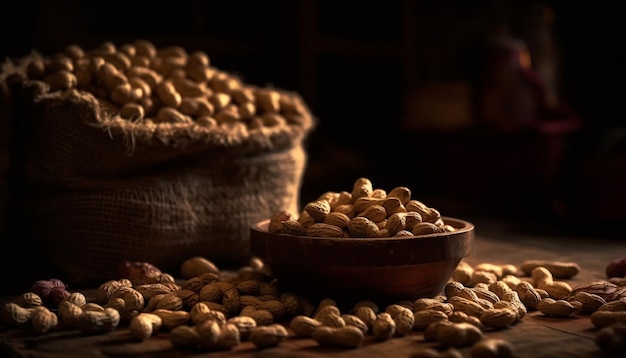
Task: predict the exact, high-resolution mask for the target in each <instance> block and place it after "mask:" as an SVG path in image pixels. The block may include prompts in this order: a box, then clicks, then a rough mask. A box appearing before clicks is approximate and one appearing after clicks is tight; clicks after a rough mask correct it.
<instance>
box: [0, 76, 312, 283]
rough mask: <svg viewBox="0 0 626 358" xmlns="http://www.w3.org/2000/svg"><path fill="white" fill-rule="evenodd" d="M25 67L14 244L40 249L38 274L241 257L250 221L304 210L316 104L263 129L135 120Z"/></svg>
mask: <svg viewBox="0 0 626 358" xmlns="http://www.w3.org/2000/svg"><path fill="white" fill-rule="evenodd" d="M17 72H18V73H17V74H16V73H13V74H9V75H5V76H4V79H5V86H6V87H7V88H8V92H9V93H10V96H11V98H10V101H11V115H10V118H11V121H12V127H11V146H10V151H11V153H10V154H11V166H10V173H11V175H10V182H9V187H10V192H11V197H10V205H9V214H10V217H9V220H8V222H9V223H10V225H11V230H10V231H11V240H14V243H13V244H11V245H9V250H13V246H14V247H16V249H15V251H16V252H15V253H16V254H17V251H20V252H21V253H24V252H26V253H27V255H26V256H28V257H33V255H34V254H36V253H39V254H40V255H41V260H43V261H39V267H40V268H41V271H42V273H41V275H40V277H41V278H48V277H47V276H49V275H51V272H57V273H58V275H62V277H63V278H64V279H65V280H67V281H68V282H73V283H76V284H87V283H96V282H103V280H108V279H111V278H115V277H117V269H118V267H119V264H120V262H121V261H122V260H133V261H147V262H150V263H153V264H155V265H156V266H158V267H159V268H161V270H162V271H165V272H170V273H173V274H174V275H176V274H178V269H179V267H180V264H181V263H182V261H183V260H185V259H187V258H189V257H191V256H196V255H200V256H204V257H206V258H208V259H210V260H212V261H213V262H215V263H216V264H218V266H222V267H227V266H230V265H239V264H242V263H245V262H247V260H248V259H249V258H250V255H251V253H250V248H249V242H248V238H249V226H250V225H251V224H253V223H255V222H257V221H260V220H263V219H266V218H268V217H270V216H272V215H274V214H275V213H277V212H278V211H281V210H289V211H290V212H296V211H297V209H298V207H299V191H300V186H301V181H302V176H303V172H304V169H305V165H306V158H307V157H306V150H305V147H304V146H305V140H306V137H307V134H308V133H309V132H310V131H311V130H312V128H313V127H314V124H315V120H314V118H312V116H311V115H310V113H308V112H306V113H305V114H304V115H303V116H301V118H300V123H297V124H294V123H291V124H288V125H281V126H275V127H260V128H256V129H249V128H246V126H242V125H239V126H232V127H228V128H225V127H211V128H206V127H202V126H199V125H197V124H195V123H191V124H190V123H158V124H157V123H153V122H151V121H149V123H146V122H142V121H139V122H132V121H128V120H125V119H122V118H119V117H117V118H116V117H110V116H109V115H106V114H105V113H104V112H102V111H101V110H100V108H99V107H100V106H99V102H98V101H97V100H96V99H95V98H94V97H93V96H92V95H91V94H90V93H87V92H84V91H78V90H74V89H71V90H67V91H57V92H49V91H48V89H49V88H48V86H47V85H46V84H45V83H43V82H40V81H32V80H28V79H26V78H24V76H20V75H19V71H17ZM281 93H282V95H284V96H291V97H293V99H295V100H298V101H301V100H300V99H299V97H298V96H297V95H296V94H294V93H289V92H284V91H281ZM307 111H308V110H307ZM20 247H21V248H20ZM9 254H10V253H9ZM25 260H28V259H27V258H25ZM24 265H26V264H24ZM46 265H49V266H46ZM46 270H48V271H46ZM54 270H56V271H54Z"/></svg>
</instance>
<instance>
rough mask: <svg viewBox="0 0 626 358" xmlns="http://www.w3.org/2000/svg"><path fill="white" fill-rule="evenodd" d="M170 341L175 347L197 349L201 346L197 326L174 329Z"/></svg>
mask: <svg viewBox="0 0 626 358" xmlns="http://www.w3.org/2000/svg"><path fill="white" fill-rule="evenodd" d="M169 338H170V341H171V342H172V344H173V345H174V347H178V348H196V347H197V346H199V345H200V335H199V334H198V328H197V326H185V325H183V326H178V327H174V329H172V331H171V332H170V334H169Z"/></svg>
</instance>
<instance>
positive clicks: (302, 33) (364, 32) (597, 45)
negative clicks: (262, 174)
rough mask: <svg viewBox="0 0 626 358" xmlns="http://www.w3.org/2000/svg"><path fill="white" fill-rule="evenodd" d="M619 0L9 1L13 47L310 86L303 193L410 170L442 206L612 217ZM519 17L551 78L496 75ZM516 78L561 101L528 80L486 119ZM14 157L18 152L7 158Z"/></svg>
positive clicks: (595, 220)
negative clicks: (162, 51)
mask: <svg viewBox="0 0 626 358" xmlns="http://www.w3.org/2000/svg"><path fill="white" fill-rule="evenodd" d="M617 5H618V2H613V1H594V2H589V1H584V2H583V1H495V0H494V1H462V0H458V1H451V0H444V1H411V0H391V1H331V0H317V1H315V0H304V1H288V0H266V1H238V0H235V1H223V0H222V1H217V0H213V1H199V0H198V1H176V2H167V3H163V2H155V1H145V0H135V1H121V0H118V1H106V2H104V1H78V0H73V1H68V0H62V1H43V0H40V1H34V0H28V1H20V0H3V1H2V2H1V6H0V58H6V57H16V56H23V55H26V54H28V53H29V52H30V51H31V50H37V51H39V52H41V53H43V54H53V53H55V52H60V51H62V50H63V49H64V48H65V47H66V46H67V45H69V44H78V45H80V46H82V47H83V48H86V49H87V48H92V47H95V46H97V45H99V44H100V43H102V42H104V41H113V42H114V43H116V44H121V43H124V42H132V41H133V40H135V39H138V38H142V39H147V40H150V41H152V42H153V43H154V44H155V45H157V46H158V47H160V46H167V45H180V46H183V47H185V48H187V49H188V50H203V51H205V52H207V53H208V54H209V56H211V60H212V63H213V64H214V66H216V67H218V68H221V69H224V70H228V71H231V72H235V73H237V74H239V75H240V76H241V77H242V78H243V79H244V80H245V81H246V82H250V83H254V84H259V85H270V84H271V85H274V86H276V87H281V88H285V89H289V90H293V91H297V92H299V93H300V94H301V95H302V96H303V97H304V99H305V100H306V102H307V103H308V105H309V106H310V108H311V110H312V112H313V114H314V115H315V116H316V117H317V118H318V120H319V125H318V127H317V128H316V130H315V131H314V132H313V133H312V134H311V136H310V137H309V138H308V140H307V149H308V154H309V162H308V166H307V169H306V173H305V177H304V180H303V186H302V199H301V200H302V201H303V202H307V201H309V200H313V199H314V198H316V197H317V196H318V195H320V194H321V193H323V192H325V191H328V190H333V191H341V190H351V187H352V183H353V182H354V180H356V179H357V178H358V177H368V178H370V179H371V180H372V182H373V183H374V186H375V187H379V188H383V189H386V190H390V189H392V188H393V187H394V186H399V185H402V186H408V187H409V188H411V189H412V191H413V196H414V197H415V198H417V199H420V200H422V201H424V202H425V203H427V204H429V205H430V206H433V207H435V208H438V209H440V211H441V212H442V213H443V214H444V215H450V216H463V217H467V216H473V215H486V216H492V217H504V218H521V219H529V220H531V221H534V222H539V221H546V222H554V221H557V222H559V223H566V224H568V227H570V228H571V227H576V228H583V227H588V228H593V230H600V231H602V230H605V229H606V228H608V227H609V226H610V225H612V224H617V225H619V224H620V223H622V222H623V221H624V219H626V190H624V187H623V186H624V183H626V165H625V163H626V139H625V133H626V128H625V126H626V125H625V121H624V115H623V110H622V106H623V98H624V69H623V66H624V65H623V64H624V63H625V58H624V55H623V52H624V51H623V47H624V38H625V34H624V30H623V21H624V20H623V19H622V17H623V13H622V12H621V11H620V10H619V9H618V6H617ZM503 31H504V32H506V33H507V34H509V35H510V39H513V40H515V39H516V40H521V41H522V42H523V43H524V44H526V46H527V49H528V51H529V53H530V58H531V60H532V70H534V71H535V72H533V71H531V73H534V74H535V75H536V76H537V78H539V79H540V85H537V83H536V82H532V81H529V80H519V81H517V82H515V83H514V84H510V83H509V84H508V85H506V86H505V85H503V83H502V82H497V81H496V82H491V80H490V79H492V80H493V79H494V78H495V79H496V80H497V79H498V78H499V77H498V76H502V73H509V74H510V73H511V72H506V71H505V72H498V71H499V69H500V70H501V69H502V67H498V66H502V65H503V63H504V64H505V66H506V64H507V63H508V62H506V61H508V60H506V57H503V55H502V48H500V47H496V46H494V43H493V41H492V40H493V39H494V36H495V35H497V34H499V33H502V32H503ZM513 43H514V42H511V41H509V42H506V43H505V45H506V46H509V45H511V44H513ZM546 69H547V70H546ZM508 70H509V71H513V72H512V73H515V75H518V73H517V72H515V69H513V70H511V69H510V68H509V69H508ZM512 88H513V89H514V90H519V91H520V92H519V93H522V94H525V95H529V94H530V96H531V102H530V103H531V104H533V103H534V104H536V103H543V101H544V100H545V96H546V94H549V95H551V96H552V97H551V98H553V100H554V101H553V102H552V105H551V106H550V107H549V108H547V109H546V108H543V110H542V111H531V113H532V114H531V115H530V119H531V122H528V121H527V120H528V118H529V117H528V116H526V117H524V116H522V115H521V114H523V113H525V112H524V111H525V110H526V109H528V108H529V106H528V103H526V104H525V105H524V103H522V104H521V105H520V106H517V105H519V103H517V102H515V100H516V99H517V98H518V97H516V96H512V97H511V98H513V102H512V103H509V102H506V103H505V105H504V106H503V107H502V108H501V110H500V112H499V113H498V116H496V119H495V120H494V119H493V118H487V116H486V115H485V113H486V111H487V110H488V109H489V106H490V105H492V104H493V103H490V102H489V101H488V98H490V97H488V95H489V94H491V95H492V96H493V95H494V94H495V95H496V96H497V95H498V94H501V93H505V92H507V91H511V89H512ZM507 93H508V92H507ZM513 93H517V92H513ZM511 98H509V99H508V100H509V101H511ZM519 98H522V97H519ZM524 98H526V97H524ZM530 107H533V106H532V105H531V106H530ZM520 118H521V119H520ZM3 133H4V134H3V137H2V143H6V142H7V139H8V135H9V134H8V133H7V131H6V129H4V130H3ZM8 165H9V163H8V159H7V156H6V155H5V154H3V157H2V168H3V172H4V171H5V170H6V168H7V166H8Z"/></svg>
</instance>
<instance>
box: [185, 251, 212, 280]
mask: <svg viewBox="0 0 626 358" xmlns="http://www.w3.org/2000/svg"><path fill="white" fill-rule="evenodd" d="M206 272H210V273H214V274H217V273H218V272H219V268H218V267H217V266H216V265H215V264H214V263H213V262H211V261H210V260H208V259H206V258H204V257H202V256H195V257H191V258H189V259H187V260H185V261H183V263H182V265H181V267H180V275H181V276H182V277H183V278H186V279H190V278H192V277H197V276H200V275H202V274H203V273H206Z"/></svg>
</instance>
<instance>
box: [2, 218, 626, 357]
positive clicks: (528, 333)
mask: <svg viewBox="0 0 626 358" xmlns="http://www.w3.org/2000/svg"><path fill="white" fill-rule="evenodd" d="M474 223H475V224H476V239H475V247H474V251H473V253H472V254H471V255H470V256H469V257H468V258H467V259H466V260H467V261H468V262H469V263H470V264H472V265H476V264H478V263H481V262H490V263H496V264H504V263H512V264H517V265H519V264H521V263H522V262H523V261H524V260H527V259H552V260H560V261H575V262H577V263H578V264H579V265H580V266H581V269H582V272H581V273H580V274H579V275H578V276H576V277H574V278H573V279H571V280H569V281H568V282H569V283H570V284H571V285H572V286H576V285H578V284H582V283H586V282H589V281H592V280H597V279H604V278H605V276H604V268H605V266H606V264H607V263H608V262H609V261H610V260H612V259H614V258H617V257H620V256H624V255H626V246H625V245H624V241H623V239H619V238H603V237H602V235H598V236H594V237H588V236H576V235H571V234H567V235H563V234H562V233H560V231H559V228H558V227H556V228H553V229H554V230H553V231H554V234H528V233H521V232H518V231H516V230H514V229H513V228H512V227H511V226H510V225H508V224H498V223H495V224H494V223H493V222H481V221H475V222H474ZM329 296H330V295H329ZM3 298H4V300H3V302H4V301H6V300H7V299H10V297H3ZM596 332H597V329H595V328H594V326H593V325H592V324H591V322H590V321H589V318H588V316H584V315H575V316H573V317H571V318H567V319H558V318H547V317H543V316H542V315H541V314H540V313H538V312H532V313H529V314H528V315H526V317H525V318H524V319H523V321H522V322H521V323H519V324H517V325H515V326H513V327H511V328H509V329H505V330H499V331H487V332H485V337H494V338H495V337H497V338H504V339H507V340H508V341H510V342H511V343H512V344H513V345H514V347H515V357H519V358H523V357H529V358H538V357H615V356H616V355H615V353H609V352H603V351H601V350H600V349H599V348H598V347H597V346H596V344H595V341H594V337H595V333H596ZM426 347H437V344H436V343H427V342H424V341H423V336H422V333H420V332H413V333H412V334H411V335H409V336H406V337H399V338H393V339H391V340H389V341H386V342H375V341H373V340H372V338H371V337H370V338H368V339H367V340H366V342H365V343H364V345H363V346H362V347H361V348H359V349H340V348H328V347H319V346H318V345H317V343H316V342H315V341H313V340H311V339H303V338H289V339H288V340H287V341H286V342H283V343H282V344H280V346H278V347H275V348H270V349H263V350H261V349H256V348H255V347H254V346H253V345H252V344H251V343H249V342H244V343H242V344H240V345H238V346H237V347H235V348H234V349H232V350H230V351H219V352H206V351H191V350H190V351H185V350H176V349H174V348H173V347H172V345H171V344H170V342H169V340H168V337H167V333H159V334H158V335H156V336H154V337H152V338H150V339H148V340H146V341H143V342H136V341H133V340H132V338H131V337H130V335H129V333H128V331H127V330H126V329H124V328H119V329H118V330H116V331H114V332H111V333H109V334H105V335H96V336H84V335H81V334H80V333H78V332H76V331H67V332H54V333H50V334H47V335H44V336H32V335H30V336H29V335H28V334H26V333H25V332H24V331H19V330H9V329H7V328H0V356H10V357H57V356H58V357H61V356H63V357H68V356H77V357H78V356H80V357H91V356H106V357H137V356H140V357H183V356H212V357H213V356H214V357H238V358H248V357H251V358H252V357H305V358H306V357H311V358H315V357H325V356H329V357H330V356H332V357H346V358H356V357H409V356H410V355H411V354H413V353H415V352H417V351H419V350H420V349H424V348H426ZM461 351H462V352H463V354H464V355H465V357H469V352H468V349H467V348H464V349H462V350H461Z"/></svg>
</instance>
